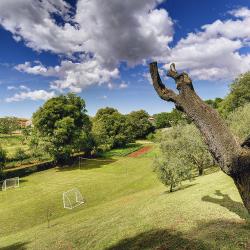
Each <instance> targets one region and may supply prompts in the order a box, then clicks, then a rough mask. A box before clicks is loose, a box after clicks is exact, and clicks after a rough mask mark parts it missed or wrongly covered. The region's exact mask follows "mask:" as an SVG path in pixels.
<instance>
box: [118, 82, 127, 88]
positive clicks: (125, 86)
mask: <svg viewBox="0 0 250 250" xmlns="http://www.w3.org/2000/svg"><path fill="white" fill-rule="evenodd" d="M127 87H128V84H127V83H125V82H122V83H120V84H119V89H126V88H127Z"/></svg>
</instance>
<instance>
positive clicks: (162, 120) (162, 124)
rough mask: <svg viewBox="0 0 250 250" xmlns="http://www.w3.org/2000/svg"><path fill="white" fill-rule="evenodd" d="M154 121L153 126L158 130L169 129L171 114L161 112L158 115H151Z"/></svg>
mask: <svg viewBox="0 0 250 250" xmlns="http://www.w3.org/2000/svg"><path fill="white" fill-rule="evenodd" d="M153 117H154V119H155V126H156V128H157V129H159V128H169V127H171V123H170V122H171V114H170V113H167V112H162V113H159V114H155V115H153Z"/></svg>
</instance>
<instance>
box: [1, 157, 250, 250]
mask: <svg viewBox="0 0 250 250" xmlns="http://www.w3.org/2000/svg"><path fill="white" fill-rule="evenodd" d="M151 163H152V158H150V157H139V158H129V157H124V158H115V159H113V160H110V161H108V162H107V161H103V162H102V161H96V163H95V162H94V161H92V162H89V163H87V164H86V166H85V167H84V168H82V169H78V166H76V167H75V168H74V167H72V168H70V169H64V170H59V169H56V168H55V169H50V170H47V171H44V172H40V173H36V174H33V175H30V176H28V177H26V178H23V179H22V182H21V187H20V188H19V189H17V190H8V191H7V192H0V214H1V216H0V225H1V226H0V249H1V250H7V249H86V250H87V249H88V250H89V249H91V250H92V249H93V250H95V249H112V250H114V249H225V250H228V249H232V250H237V249H247V247H248V244H250V241H249V239H250V224H249V223H248V222H247V220H248V219H249V217H248V215H247V213H246V210H245V209H244V208H243V206H242V203H241V202H240V197H239V195H238V193H237V191H236V189H235V187H234V185H233V183H232V181H231V179H230V178H229V177H227V176H226V175H224V174H223V173H221V172H217V173H214V174H210V175H207V176H203V177H200V178H197V179H196V180H195V181H194V182H192V183H189V182H187V183H185V185H186V188H183V189H181V190H179V191H177V192H175V193H172V194H170V193H168V192H167V191H166V190H167V188H166V187H164V186H163V185H162V184H161V183H159V181H158V180H157V179H156V177H155V174H154V173H152V168H151ZM72 187H78V188H79V189H80V191H81V192H82V194H83V195H84V197H85V199H86V201H87V203H86V204H85V205H83V206H80V207H78V208H76V209H74V210H65V209H63V207H62V197H61V196H62V192H63V191H64V190H67V189H70V188H72ZM48 207H49V208H50V209H51V211H52V221H51V227H50V228H48V227H47V221H46V211H47V208H48Z"/></svg>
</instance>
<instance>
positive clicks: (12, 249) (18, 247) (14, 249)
mask: <svg viewBox="0 0 250 250" xmlns="http://www.w3.org/2000/svg"><path fill="white" fill-rule="evenodd" d="M28 243H29V242H18V243H14V244H12V245H9V246H7V247H0V250H25V249H27V247H26V245H27V244H28Z"/></svg>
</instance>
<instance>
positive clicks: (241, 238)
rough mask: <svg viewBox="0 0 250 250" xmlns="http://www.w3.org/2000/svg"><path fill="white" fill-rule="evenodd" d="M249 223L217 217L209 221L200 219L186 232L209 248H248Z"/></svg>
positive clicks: (249, 247)
mask: <svg viewBox="0 0 250 250" xmlns="http://www.w3.org/2000/svg"><path fill="white" fill-rule="evenodd" d="M249 235H250V224H249V223H248V222H246V221H245V222H241V221H239V220H233V219H232V220H226V219H218V220H212V221H209V222H205V221H200V222H199V223H198V226H197V227H196V228H194V229H193V230H192V231H191V232H189V233H188V237H191V238H193V237H195V238H196V239H199V240H202V241H203V242H204V243H209V244H210V249H211V250H218V249H242V250H249V249H250V238H249Z"/></svg>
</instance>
